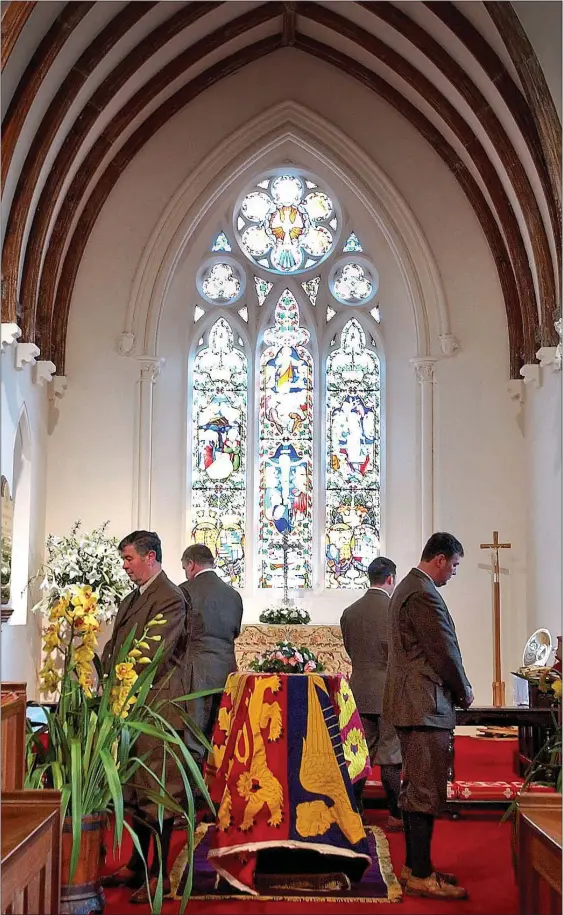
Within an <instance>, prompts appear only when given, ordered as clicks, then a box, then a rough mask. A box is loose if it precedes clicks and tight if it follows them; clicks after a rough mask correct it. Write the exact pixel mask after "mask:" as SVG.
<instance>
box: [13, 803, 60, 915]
mask: <svg viewBox="0 0 563 915" xmlns="http://www.w3.org/2000/svg"><path fill="white" fill-rule="evenodd" d="M60 873H61V793H60V791H51V790H48V789H45V790H44V791H5V792H2V915H21V913H22V912H28V913H30V915H31V913H33V915H57V913H58V912H59V903H60Z"/></svg>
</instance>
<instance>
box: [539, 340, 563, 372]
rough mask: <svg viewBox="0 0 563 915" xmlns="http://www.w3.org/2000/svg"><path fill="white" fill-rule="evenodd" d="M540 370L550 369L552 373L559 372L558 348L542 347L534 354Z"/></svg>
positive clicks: (559, 358) (559, 353) (559, 357)
mask: <svg viewBox="0 0 563 915" xmlns="http://www.w3.org/2000/svg"><path fill="white" fill-rule="evenodd" d="M536 359H539V361H540V366H541V368H542V369H547V368H550V369H551V370H552V372H560V371H561V352H560V351H559V346H542V347H541V349H539V350H538V351H537V353H536Z"/></svg>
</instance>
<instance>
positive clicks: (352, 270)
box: [329, 260, 379, 305]
mask: <svg viewBox="0 0 563 915" xmlns="http://www.w3.org/2000/svg"><path fill="white" fill-rule="evenodd" d="M378 285H379V277H378V275H377V271H376V270H375V269H374V268H373V267H372V266H371V265H368V264H367V263H360V262H359V261H358V260H354V261H348V262H346V263H342V262H340V263H338V264H336V265H335V266H334V267H333V269H332V270H331V274H330V277H329V286H330V291H331V292H332V294H333V296H334V298H335V299H337V301H339V302H341V303H342V304H343V305H362V304H363V303H364V302H369V301H370V299H372V298H373V297H374V295H375V293H376V292H377V288H378Z"/></svg>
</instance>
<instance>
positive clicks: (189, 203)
mask: <svg viewBox="0 0 563 915" xmlns="http://www.w3.org/2000/svg"><path fill="white" fill-rule="evenodd" d="M288 148H289V149H290V150H291V152H292V154H293V155H294V156H297V157H299V158H300V159H302V160H303V162H302V165H303V167H310V168H311V169H312V170H313V171H314V170H315V163H318V165H322V166H323V168H324V169H326V170H327V171H328V172H329V173H332V174H333V175H335V176H336V177H337V178H338V179H339V181H340V182H341V183H342V184H343V185H344V186H345V187H347V188H348V189H349V191H350V194H351V196H353V197H355V199H356V200H357V201H358V203H359V204H360V205H361V206H363V207H364V209H365V210H366V212H367V213H368V215H369V216H370V217H371V218H372V219H373V220H374V223H375V224H376V225H377V226H378V228H379V230H380V231H381V232H382V233H383V235H384V237H385V239H386V241H387V243H388V244H389V247H390V249H391V251H392V252H393V255H394V257H395V261H396V264H397V268H398V270H399V272H400V275H401V277H402V279H403V281H404V283H405V287H406V289H407V292H408V296H409V304H410V308H411V311H412V315H413V323H414V327H415V332H416V341H417V342H416V353H415V354H414V358H416V359H429V358H433V359H435V358H440V356H448V355H453V354H454V353H455V351H456V350H457V341H456V339H455V337H454V335H453V334H452V331H451V326H450V318H449V312H448V307H447V301H446V297H445V293H444V289H443V286H442V282H441V278H440V273H439V270H438V266H437V263H436V261H435V258H434V256H433V254H432V252H431V249H430V246H429V244H428V242H427V240H426V238H425V236H424V233H423V231H422V228H421V226H420V225H419V223H418V221H417V219H416V217H415V215H414V213H413V212H412V210H411V209H410V207H409V205H408V204H407V202H406V200H405V199H404V198H403V197H402V195H401V194H400V193H399V191H398V189H397V188H396V187H395V185H394V184H393V183H392V182H391V180H390V179H389V178H388V176H387V175H386V174H385V173H384V172H383V170H382V169H381V168H380V167H379V166H378V165H377V164H376V163H375V162H374V161H373V160H372V159H371V157H369V156H368V155H367V154H366V153H365V152H364V151H363V150H362V149H361V147H359V146H358V145H357V144H355V143H353V142H352V141H350V139H349V138H348V137H347V136H346V135H345V134H344V133H343V132H342V131H340V130H339V129H338V128H337V127H335V126H334V125H333V124H331V123H330V122H328V121H326V120H325V119H324V118H322V117H320V116H319V115H318V114H316V113H314V112H312V111H310V110H308V109H307V108H305V107H304V106H302V105H300V104H298V103H296V102H293V101H288V102H284V103H281V104H279V105H276V106H274V107H273V108H271V109H269V110H267V111H265V112H264V113H262V114H261V115H259V116H258V117H257V118H255V119H253V120H252V121H250V122H249V123H248V124H246V125H245V126H243V127H241V128H239V129H238V130H237V131H235V133H233V134H232V135H231V136H230V137H228V138H227V139H226V140H224V141H223V143H221V144H220V145H219V146H218V147H217V148H216V150H215V151H214V152H213V153H212V154H211V155H210V156H209V157H207V158H206V159H205V161H204V162H203V163H202V164H201V166H200V167H199V168H198V169H196V170H195V171H194V172H193V173H192V174H191V175H190V176H189V177H188V178H187V179H186V181H185V182H184V183H183V184H182V185H181V186H180V187H179V189H178V191H177V192H176V194H175V195H174V197H173V198H172V200H171V201H170V203H169V204H168V205H167V207H166V208H165V210H164V211H163V213H162V215H161V217H160V219H159V221H158V223H157V225H156V226H155V228H154V231H153V233H152V235H151V238H150V240H149V242H148V244H147V246H146V248H145V250H144V252H143V256H142V258H141V261H140V263H139V265H138V268H137V271H136V274H135V278H134V281H133V285H132V292H131V297H130V300H129V303H128V308H127V314H126V320H125V325H124V327H123V333H122V343H123V344H124V345H123V346H122V348H121V352H122V353H123V354H124V355H135V356H136V358H138V359H140V360H141V361H142V360H145V359H146V360H149V361H152V360H155V361H158V355H157V354H158V331H159V324H160V319H161V316H162V313H163V308H164V307H165V303H166V300H167V294H168V290H169V287H170V284H171V282H172V279H173V277H174V274H175V271H176V268H177V265H178V264H179V261H180V259H181V257H182V256H183V254H184V252H185V250H186V248H187V247H188V246H189V244H190V243H191V240H192V239H193V237H194V236H195V233H196V232H197V231H198V228H199V226H200V225H202V224H203V223H204V221H205V219H206V218H207V216H208V214H209V213H210V212H211V210H212V208H213V207H214V206H215V205H216V204H217V202H218V201H219V200H220V198H221V196H222V195H223V194H226V193H229V192H230V189H231V187H232V185H233V184H234V183H235V182H241V183H242V182H244V181H247V180H249V179H250V178H252V177H253V176H254V175H255V173H256V172H257V171H261V170H263V169H264V168H266V167H268V166H269V165H271V164H272V159H273V158H274V156H275V155H276V152H277V151H279V155H280V156H282V158H283V157H284V156H287V151H288ZM350 161H352V162H353V163H354V166H353V167H350V165H349V163H350ZM300 164H301V163H300ZM138 409H139V417H138V420H139V421H138V423H137V428H138V430H139V433H138V434H139V442H138V443H137V444H138V447H137V449H136V453H137V454H144V455H145V456H146V459H145V460H144V461H142V462H141V463H142V465H143V466H142V467H140V466H139V467H138V468H137V473H138V496H139V497H138V499H137V500H136V502H137V511H135V509H134V515H136V518H137V524H138V525H141V526H142V525H143V524H146V525H149V526H150V514H151V508H150V490H151V478H152V458H151V454H152V448H151V442H150V441H146V440H145V437H146V435H147V434H148V435H149V436H150V435H152V432H151V429H152V423H151V419H152V398H148V397H145V398H141V399H140V401H139V403H138ZM147 410H150V411H151V416H147V415H144V414H146V411H147ZM429 415H430V416H432V413H431V412H430V414H429V413H428V411H425V416H424V417H423V418H422V420H421V421H422V422H423V425H424V427H425V428H424V434H423V436H422V451H423V453H422V454H421V455H420V472H421V485H422V488H423V489H424V490H425V491H428V479H429V476H430V479H432V476H433V467H432V452H433V428H431V429H429V428H428V416H429ZM143 430H145V431H143ZM431 502H432V500H431ZM141 506H142V507H143V509H144V510H143V509H141ZM139 509H141V510H139ZM432 521H433V507H432V504H428V499H424V500H423V508H422V518H421V530H427V529H429V528H431V527H432Z"/></svg>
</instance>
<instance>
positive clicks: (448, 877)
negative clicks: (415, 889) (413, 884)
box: [399, 864, 458, 886]
mask: <svg viewBox="0 0 563 915" xmlns="http://www.w3.org/2000/svg"><path fill="white" fill-rule="evenodd" d="M435 873H436V874H437V876H438V877H439V878H440V880H442V881H443V882H444V883H451V885H452V886H457V884H458V879H457V877H456V875H455V874H448V873H446V872H445V871H435ZM411 874H412V870H411V868H410V867H407V865H406V864H405V865H404V866H403V867H402V868H401V876H400V877H399V883H400V884H401V886H406V885H407V880H408V879H409V877H410V875H411Z"/></svg>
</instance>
